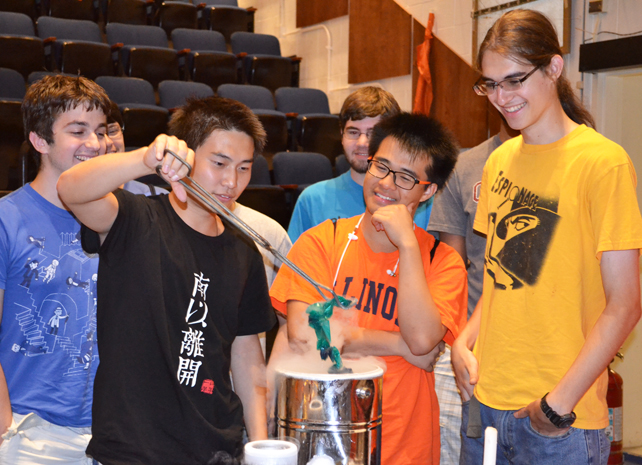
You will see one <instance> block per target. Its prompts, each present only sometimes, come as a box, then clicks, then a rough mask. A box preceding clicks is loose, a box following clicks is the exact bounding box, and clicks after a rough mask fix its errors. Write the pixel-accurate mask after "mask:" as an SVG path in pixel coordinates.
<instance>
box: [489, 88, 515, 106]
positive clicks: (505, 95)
mask: <svg viewBox="0 0 642 465" xmlns="http://www.w3.org/2000/svg"><path fill="white" fill-rule="evenodd" d="M493 97H494V99H495V101H496V102H497V104H498V105H504V104H506V102H509V101H510V100H511V99H512V98H513V95H512V92H508V91H505V90H504V89H503V87H502V86H497V89H495V93H494V94H493Z"/></svg>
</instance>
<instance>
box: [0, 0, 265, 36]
mask: <svg viewBox="0 0 642 465" xmlns="http://www.w3.org/2000/svg"><path fill="white" fill-rule="evenodd" d="M0 11H10V12H15V13H22V14H25V15H27V16H29V17H30V18H33V19H35V18H37V17H39V16H41V15H43V16H53V17H56V18H65V19H81V20H88V21H98V20H99V17H100V15H101V14H102V20H103V22H104V23H109V22H121V23H126V24H141V25H147V24H156V25H159V26H161V27H163V28H164V29H165V30H166V32H167V33H168V34H169V33H170V32H171V30H172V29H174V28H177V27H187V28H193V29H196V28H201V29H210V30H216V31H220V32H222V33H223V35H224V36H225V38H226V40H227V41H228V42H229V40H230V36H231V34H232V33H233V32H236V31H245V32H254V13H255V11H256V8H253V7H250V8H240V7H239V6H238V2H237V0H198V3H194V4H192V2H191V1H189V0H182V1H166V2H163V1H162V0H100V2H99V1H96V0H2V2H0Z"/></svg>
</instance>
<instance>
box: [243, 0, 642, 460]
mask: <svg viewBox="0 0 642 465" xmlns="http://www.w3.org/2000/svg"><path fill="white" fill-rule="evenodd" d="M330 1H331V0H330ZM560 1H570V0H560ZM397 3H399V4H400V5H401V6H402V7H403V8H405V9H406V10H407V11H408V12H410V13H411V14H412V15H413V16H414V17H415V18H416V19H417V20H418V21H419V22H420V23H422V24H423V25H424V26H425V25H426V22H427V18H428V13H430V12H433V13H434V14H435V26H434V29H433V32H434V34H435V35H436V36H437V37H439V38H440V39H441V40H442V41H443V42H444V43H445V44H446V45H448V46H449V47H450V48H451V49H452V50H453V51H455V52H456V53H457V54H458V55H460V56H461V57H462V58H463V59H464V60H466V61H467V62H468V63H470V61H471V60H472V45H471V44H472V19H471V16H470V13H471V10H472V4H473V2H472V0H397ZM239 4H240V5H241V6H244V7H247V6H254V7H257V8H258V11H257V13H256V32H262V33H268V34H273V35H276V36H278V37H279V38H280V39H281V47H282V52H283V54H284V55H292V54H296V55H298V56H302V57H303V61H302V67H301V71H302V75H301V87H314V88H318V89H322V90H324V91H325V92H326V93H327V94H328V97H329V99H330V105H331V110H332V112H334V113H338V112H339V110H340V108H341V104H342V103H343V100H344V99H345V97H346V96H347V95H348V94H350V92H352V90H353V89H355V88H356V87H358V86H350V85H348V26H349V23H348V17H347V16H344V17H341V18H337V19H334V20H331V21H327V22H325V23H323V25H322V26H317V27H312V28H307V29H305V30H299V31H297V30H296V11H295V4H296V0H239ZM572 8H573V10H572V38H571V53H570V54H569V55H566V56H565V57H564V58H565V61H566V73H567V76H568V77H569V79H570V80H571V82H572V83H573V84H574V86H575V87H577V92H578V94H579V95H580V96H581V98H582V100H583V101H584V103H585V105H586V106H587V107H588V108H589V109H590V110H591V111H592V113H593V115H594V116H595V118H596V122H597V129H598V130H599V131H605V128H607V126H608V125H609V122H613V121H615V120H616V119H617V118H621V117H620V116H618V115H625V116H624V118H625V121H627V122H628V124H629V125H628V126H627V127H630V128H631V130H632V131H635V134H639V133H640V132H639V128H640V125H641V124H642V121H632V120H631V119H630V113H629V114H627V113H626V110H625V109H622V108H620V109H619V110H617V111H619V112H620V113H618V114H617V115H616V114H614V113H613V112H614V111H616V110H614V109H612V108H610V107H609V105H607V103H608V102H609V96H608V93H607V92H606V91H605V88H606V73H599V74H586V75H582V74H581V73H579V71H577V70H578V66H579V45H580V44H581V43H582V42H583V41H586V40H611V39H615V38H617V36H615V35H613V34H606V33H603V34H599V35H598V34H597V33H598V32H601V31H611V32H617V33H620V34H626V33H632V32H637V31H640V30H642V0H604V9H605V11H606V12H605V13H601V14H597V15H589V14H588V13H585V12H587V11H588V1H586V0H573V1H572ZM328 47H330V48H331V49H330V50H328ZM373 59H376V57H373ZM640 71H642V70H640ZM370 84H373V85H380V86H382V87H384V88H385V89H387V90H388V91H390V92H392V94H393V95H394V96H395V98H397V100H398V101H399V104H400V105H401V107H402V108H403V109H404V110H411V109H412V82H411V79H410V75H409V76H405V77H398V78H393V79H385V80H381V81H376V82H373V83H370ZM622 85H623V86H624V87H623V88H624V89H626V88H627V87H626V86H627V85H634V86H639V85H640V84H639V81H636V82H635V83H633V82H632V81H627V83H626V85H625V84H622ZM582 87H583V89H582ZM624 100H626V98H625V99H624ZM626 118H629V119H628V120H626ZM616 126H617V125H616ZM621 130H624V129H623V127H620V131H621ZM607 135H608V136H609V137H612V138H613V139H614V140H616V142H618V143H620V144H622V145H625V144H629V143H630V142H627V141H628V140H629V139H630V137H629V138H628V139H627V138H626V137H621V136H618V135H617V131H615V133H614V135H609V134H607ZM618 137H619V138H620V139H621V140H618ZM638 175H639V176H642V161H641V163H640V167H639V168H638ZM625 356H626V360H625V361H624V362H623V363H620V362H616V367H617V368H616V369H617V370H618V371H619V372H620V373H621V374H622V376H623V378H624V383H625V413H624V415H625V416H624V418H625V420H624V421H625V431H624V446H625V447H633V446H640V445H642V407H640V402H639V399H640V398H642V375H640V373H641V372H640V369H639V367H640V366H642V323H640V324H639V325H638V327H637V328H636V330H635V331H634V332H633V333H632V335H631V337H630V338H629V340H627V342H626V344H625Z"/></svg>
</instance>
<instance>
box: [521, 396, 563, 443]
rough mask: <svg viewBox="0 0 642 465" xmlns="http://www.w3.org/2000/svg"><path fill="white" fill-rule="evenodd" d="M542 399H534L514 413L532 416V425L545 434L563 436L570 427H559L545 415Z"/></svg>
mask: <svg viewBox="0 0 642 465" xmlns="http://www.w3.org/2000/svg"><path fill="white" fill-rule="evenodd" d="M540 402H541V399H537V400H534V401H533V402H531V403H530V404H528V405H527V406H526V407H524V408H522V409H520V410H518V411H517V412H515V413H514V414H513V416H514V417H515V418H526V417H530V419H531V426H532V427H533V429H534V430H535V431H537V432H538V433H539V434H542V435H544V436H551V437H553V436H561V435H562V434H564V433H566V432H567V431H568V430H569V429H570V428H558V427H557V426H555V425H554V424H553V423H551V421H550V420H549V419H548V418H547V417H546V415H544V412H543V411H542V407H541V406H540Z"/></svg>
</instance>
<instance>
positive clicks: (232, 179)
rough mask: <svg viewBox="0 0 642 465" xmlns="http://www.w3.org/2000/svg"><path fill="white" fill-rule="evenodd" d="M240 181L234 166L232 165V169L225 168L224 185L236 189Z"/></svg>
mask: <svg viewBox="0 0 642 465" xmlns="http://www.w3.org/2000/svg"><path fill="white" fill-rule="evenodd" d="M237 181H238V173H237V172H236V169H234V168H233V167H230V169H227V170H225V174H224V176H223V185H224V186H225V187H227V188H228V189H234V188H235V187H236V184H237Z"/></svg>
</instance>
